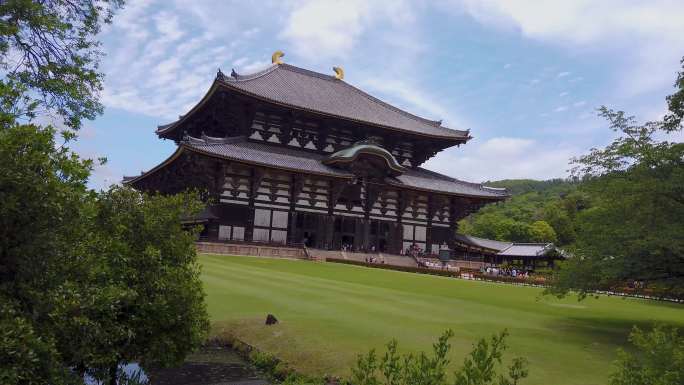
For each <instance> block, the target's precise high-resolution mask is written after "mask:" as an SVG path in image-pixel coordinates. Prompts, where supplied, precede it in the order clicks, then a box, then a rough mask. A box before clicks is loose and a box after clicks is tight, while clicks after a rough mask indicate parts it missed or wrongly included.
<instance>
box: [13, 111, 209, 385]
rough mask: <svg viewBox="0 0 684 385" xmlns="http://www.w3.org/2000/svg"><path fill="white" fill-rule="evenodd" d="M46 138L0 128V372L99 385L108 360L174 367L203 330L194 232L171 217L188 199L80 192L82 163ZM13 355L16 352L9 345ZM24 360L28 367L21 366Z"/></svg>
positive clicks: (191, 203)
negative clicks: (2, 360)
mask: <svg viewBox="0 0 684 385" xmlns="http://www.w3.org/2000/svg"><path fill="white" fill-rule="evenodd" d="M54 137H55V136H54V130H52V129H50V128H46V129H41V128H38V127H36V126H32V125H13V126H10V127H9V128H5V129H2V130H0V162H2V164H3V165H4V167H3V168H2V171H0V186H2V189H0V200H1V201H2V202H3V204H2V205H0V298H3V299H9V298H11V299H12V302H11V304H10V302H9V301H2V302H1V303H3V304H4V303H6V305H4V307H3V309H2V317H1V318H2V321H0V322H2V323H3V325H4V326H5V327H3V331H4V332H5V334H4V335H3V337H2V339H0V351H2V352H3V355H2V356H3V357H11V358H9V359H11V361H12V363H13V364H10V363H8V365H7V366H6V367H5V365H3V372H2V373H0V375H2V376H3V377H4V378H6V379H7V381H2V383H8V384H11V383H15V382H20V381H22V380H21V379H22V378H33V379H35V381H36V382H37V383H38V382H40V381H41V379H43V382H42V383H45V382H49V383H55V384H61V383H73V382H74V381H76V382H78V381H77V380H78V379H80V377H79V376H75V375H74V374H70V372H69V371H67V370H66V369H67V368H76V370H77V371H78V372H80V373H83V374H85V373H88V374H90V375H92V376H93V377H95V378H100V379H104V378H108V377H110V376H111V374H110V369H111V368H112V367H116V366H117V365H118V364H119V363H123V362H129V361H132V360H139V361H141V362H143V363H154V364H159V365H164V364H173V363H177V362H179V361H180V360H182V358H183V357H184V356H185V354H186V353H187V352H188V351H190V350H192V349H193V348H194V347H196V346H197V345H199V343H200V342H201V341H202V339H203V338H204V333H205V332H206V330H207V327H208V321H207V314H206V309H205V308H204V304H203V292H202V287H201V283H200V281H199V268H198V265H197V262H196V255H195V250H194V242H193V241H194V236H195V234H196V231H194V230H193V231H188V230H186V229H184V228H183V227H182V226H181V218H183V217H185V216H187V215H190V214H192V213H193V212H196V211H197V210H199V203H198V200H197V198H196V195H192V194H183V195H178V196H175V197H162V196H150V195H144V194H140V193H138V192H135V191H132V190H130V189H127V188H120V187H115V188H112V189H111V190H109V191H107V192H104V193H101V194H99V195H98V194H96V193H94V192H92V191H89V190H88V189H87V188H86V181H87V177H88V175H89V172H90V169H91V167H92V162H91V161H84V160H82V159H80V158H78V156H76V155H75V154H73V153H71V152H70V151H69V150H68V149H67V148H66V147H64V146H57V145H56V143H55V140H54ZM18 347H21V349H17V348H18ZM31 363H33V364H31Z"/></svg>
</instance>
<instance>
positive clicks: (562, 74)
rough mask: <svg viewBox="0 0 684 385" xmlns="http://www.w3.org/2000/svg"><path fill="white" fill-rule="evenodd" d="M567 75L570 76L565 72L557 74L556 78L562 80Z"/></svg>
mask: <svg viewBox="0 0 684 385" xmlns="http://www.w3.org/2000/svg"><path fill="white" fill-rule="evenodd" d="M568 75H570V72H567V71H565V72H559V73H558V75H556V77H559V78H564V77H566V76H568Z"/></svg>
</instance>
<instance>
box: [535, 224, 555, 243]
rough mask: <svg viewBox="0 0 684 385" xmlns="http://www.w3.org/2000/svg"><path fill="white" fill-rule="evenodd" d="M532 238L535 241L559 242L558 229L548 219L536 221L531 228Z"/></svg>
mask: <svg viewBox="0 0 684 385" xmlns="http://www.w3.org/2000/svg"><path fill="white" fill-rule="evenodd" d="M529 232H530V239H531V240H532V241H533V242H552V243H553V242H557V241H558V237H557V236H556V231H555V230H554V229H553V227H551V225H549V224H548V223H547V222H546V221H535V222H533V223H532V224H531V225H530V228H529Z"/></svg>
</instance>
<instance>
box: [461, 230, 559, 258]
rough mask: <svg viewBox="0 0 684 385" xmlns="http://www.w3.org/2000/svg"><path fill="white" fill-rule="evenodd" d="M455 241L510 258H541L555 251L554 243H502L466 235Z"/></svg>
mask: <svg viewBox="0 0 684 385" xmlns="http://www.w3.org/2000/svg"><path fill="white" fill-rule="evenodd" d="M455 240H456V241H457V242H460V243H465V244H467V245H471V246H474V247H480V248H483V249H489V250H494V251H496V255H502V256H509V257H539V256H544V255H546V254H547V253H548V252H550V251H552V250H555V246H554V245H553V243H514V242H501V241H495V240H493V239H485V238H478V237H473V236H472V235H465V234H456V236H455Z"/></svg>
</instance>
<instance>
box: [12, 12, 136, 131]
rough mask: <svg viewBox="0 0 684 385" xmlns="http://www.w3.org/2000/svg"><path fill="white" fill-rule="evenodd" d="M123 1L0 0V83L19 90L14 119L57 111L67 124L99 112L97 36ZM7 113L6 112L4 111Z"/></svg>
mask: <svg viewBox="0 0 684 385" xmlns="http://www.w3.org/2000/svg"><path fill="white" fill-rule="evenodd" d="M122 4H123V0H79V1H70V0H41V1H31V0H6V1H2V2H0V67H1V68H2V69H3V71H4V72H5V74H4V79H2V82H1V84H0V87H9V88H11V89H13V90H14V91H18V92H20V93H21V95H22V97H21V98H17V99H16V101H17V102H21V104H16V105H14V106H13V107H14V108H13V109H12V112H13V113H14V115H15V117H16V118H22V117H24V118H29V119H30V118H33V117H34V116H35V113H36V108H40V110H39V112H43V113H56V114H57V115H58V116H60V117H62V118H63V119H64V123H65V124H66V125H67V126H68V127H71V128H79V127H80V125H81V121H82V120H83V119H93V118H95V116H97V115H98V114H100V113H101V112H102V105H101V104H100V102H99V100H98V97H99V91H100V90H101V89H102V78H103V75H102V73H100V72H98V64H99V60H100V58H101V57H102V52H101V51H100V50H99V47H100V42H99V41H98V40H97V34H98V32H99V31H100V28H101V27H102V24H103V23H109V22H111V20H112V16H113V14H114V11H115V10H116V9H117V8H119V7H121V6H122ZM3 112H7V111H3Z"/></svg>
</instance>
